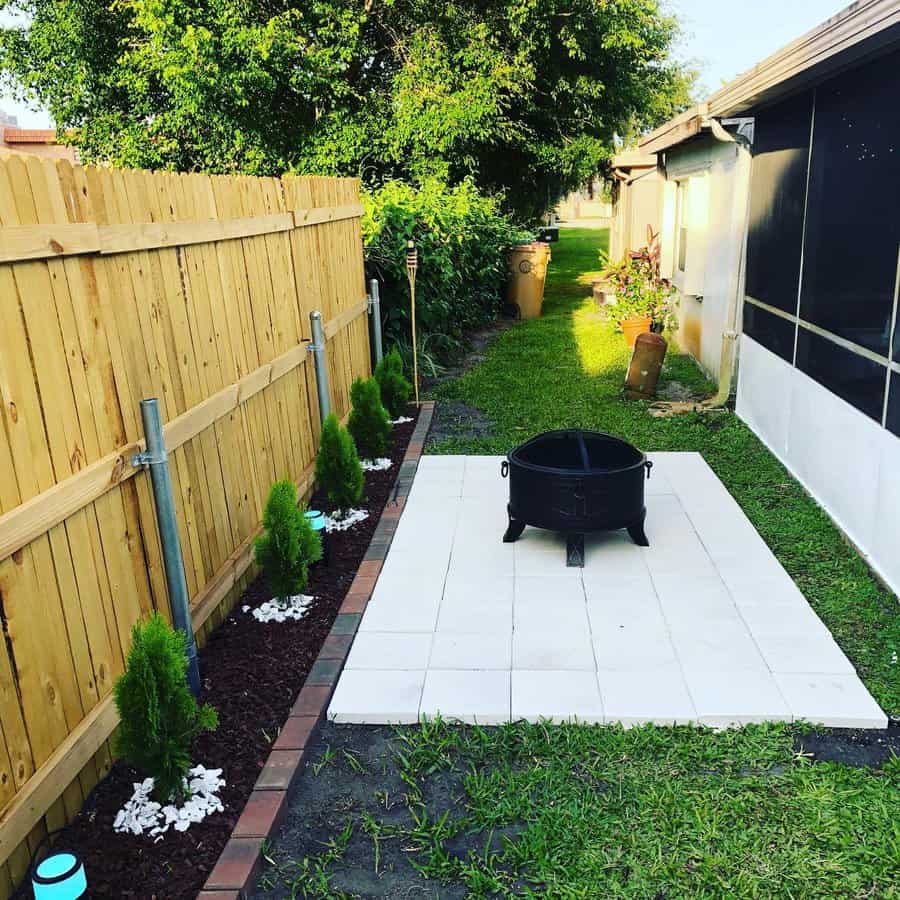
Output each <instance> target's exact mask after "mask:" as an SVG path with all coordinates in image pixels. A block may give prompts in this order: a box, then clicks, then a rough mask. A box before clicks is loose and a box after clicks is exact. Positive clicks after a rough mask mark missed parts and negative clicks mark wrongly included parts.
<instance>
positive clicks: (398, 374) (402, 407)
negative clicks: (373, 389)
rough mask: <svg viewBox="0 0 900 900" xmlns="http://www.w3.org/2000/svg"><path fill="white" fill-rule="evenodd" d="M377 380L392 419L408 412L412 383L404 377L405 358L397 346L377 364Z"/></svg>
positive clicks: (382, 399) (385, 406)
mask: <svg viewBox="0 0 900 900" xmlns="http://www.w3.org/2000/svg"><path fill="white" fill-rule="evenodd" d="M375 380H376V381H377V382H378V387H379V388H380V389H381V402H382V403H383V404H384V408H385V409H386V410H387V411H388V413H390V415H391V418H392V419H399V418H400V416H402V415H404V414H405V413H406V405H407V404H408V403H409V397H410V394H412V385H411V384H410V383H409V382H408V381H407V380H406V379H405V378H404V377H403V359H402V358H401V356H400V353H399V351H398V350H397V349H396V347H395V348H394V349H393V350H391V352H390V353H388V354H387V356H383V357H382V358H381V360H380V362H379V363H378V365H377V366H375Z"/></svg>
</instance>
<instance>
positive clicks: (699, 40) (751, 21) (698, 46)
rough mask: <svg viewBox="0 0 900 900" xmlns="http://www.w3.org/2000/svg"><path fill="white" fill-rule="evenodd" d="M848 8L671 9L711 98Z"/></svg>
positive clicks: (34, 114)
mask: <svg viewBox="0 0 900 900" xmlns="http://www.w3.org/2000/svg"><path fill="white" fill-rule="evenodd" d="M0 2H2V0H0ZM846 5H847V4H846V3H845V2H844V0H792V2H790V3H785V2H784V0H754V2H753V3H729V4H727V6H728V10H727V15H726V14H723V9H724V4H723V3H722V0H670V2H669V4H668V6H669V8H670V9H671V10H672V12H674V13H675V15H677V16H678V18H679V19H680V20H681V22H682V24H683V26H684V30H685V38H684V40H683V41H682V45H681V47H680V48H679V49H680V52H681V54H682V56H683V57H684V58H685V59H687V60H690V61H692V62H694V63H695V64H696V67H697V69H698V70H699V72H700V80H699V87H698V95H700V96H704V95H705V94H707V93H711V92H712V91H714V90H715V89H716V88H718V87H719V86H720V85H721V84H722V83H723V82H725V81H729V80H731V79H732V78H734V77H735V76H736V75H738V74H740V73H741V72H743V71H745V70H746V69H748V68H750V67H751V66H753V65H755V64H756V63H758V62H759V61H760V60H762V59H764V58H765V57H766V56H768V55H769V54H770V53H773V52H774V51H775V50H777V49H778V48H779V47H782V46H784V45H785V44H787V43H789V42H790V41H792V40H793V39H794V38H796V37H799V36H800V35H801V34H803V33H804V32H805V31H808V30H809V29H811V28H814V27H815V26H816V25H818V24H819V23H820V22H822V21H824V20H825V19H827V18H828V17H829V16H833V15H834V14H835V13H837V12H838V11H839V10H841V9H843V8H844V6H846ZM11 22H12V16H11V14H10V13H9V12H6V11H3V10H0V26H3V25H9V24H10V23H11ZM0 110H3V111H5V112H7V113H11V114H12V115H15V116H17V117H18V119H19V124H20V125H21V126H22V127H25V128H49V127H50V126H51V124H52V123H51V120H50V115H49V113H48V112H47V111H46V110H44V109H31V108H30V107H29V106H28V105H26V104H24V103H21V102H20V101H18V100H16V99H15V98H13V97H11V96H10V95H9V93H8V92H6V93H4V92H3V91H2V90H0Z"/></svg>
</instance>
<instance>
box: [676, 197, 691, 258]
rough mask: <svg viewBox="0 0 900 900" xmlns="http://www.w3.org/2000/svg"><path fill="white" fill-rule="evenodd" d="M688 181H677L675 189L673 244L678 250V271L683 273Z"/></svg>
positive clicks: (685, 250)
mask: <svg viewBox="0 0 900 900" xmlns="http://www.w3.org/2000/svg"><path fill="white" fill-rule="evenodd" d="M687 203H688V181H687V179H684V180H683V181H679V182H678V183H677V185H676V188H675V235H676V237H675V242H676V247H677V250H678V257H677V258H678V271H679V272H684V270H685V264H686V262H687V240H688V229H687V224H688V205H687Z"/></svg>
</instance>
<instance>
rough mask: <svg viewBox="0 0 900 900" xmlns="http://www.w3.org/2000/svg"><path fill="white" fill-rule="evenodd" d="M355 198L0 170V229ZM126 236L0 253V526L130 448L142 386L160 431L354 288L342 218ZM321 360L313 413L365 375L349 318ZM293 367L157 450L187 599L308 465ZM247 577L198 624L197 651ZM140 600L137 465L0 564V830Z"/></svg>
mask: <svg viewBox="0 0 900 900" xmlns="http://www.w3.org/2000/svg"><path fill="white" fill-rule="evenodd" d="M358 202H359V185H358V183H357V182H356V181H355V180H353V179H331V178H315V177H313V178H297V177H286V178H284V179H277V178H252V177H247V176H207V175H200V174H175V173H151V172H131V171H111V170H103V169H90V168H81V167H79V166H72V165H71V164H70V163H69V162H67V161H50V160H40V159H38V158H32V157H26V156H11V157H9V158H4V159H3V160H0V229H2V228H4V227H20V226H29V225H33V226H36V227H37V226H40V227H42V228H46V227H47V226H53V225H66V226H68V225H96V226H97V227H98V229H100V231H101V234H102V233H103V231H102V230H103V229H104V228H105V227H106V226H116V227H117V228H120V229H121V228H122V227H123V226H124V227H128V226H134V227H135V228H137V227H138V226H140V227H141V228H143V227H144V226H146V225H148V224H149V225H153V226H165V225H167V224H168V225H172V224H178V225H179V227H180V228H182V229H185V230H184V231H180V232H179V234H181V233H185V234H189V233H190V227H189V224H190V223H197V227H198V228H205V229H207V233H209V232H208V225H209V223H210V222H214V221H216V220H218V221H220V222H227V221H229V220H234V219H246V218H249V217H262V216H273V215H281V216H284V214H289V213H291V211H292V210H295V209H301V208H311V207H329V206H348V205H352V204H356V203H358ZM273 221H274V220H273ZM282 221H283V219H282ZM185 223H188V225H187V226H185ZM282 227H283V225H282ZM107 233H108V232H107ZM117 233H118V234H121V233H122V232H121V231H119V232H117ZM134 233H135V234H136V233H138V232H137V231H135V232H134ZM241 233H244V234H246V233H247V232H246V231H242V232H241ZM132 246H138V247H140V249H134V250H129V251H127V252H118V253H113V254H109V255H105V254H100V253H97V252H93V253H88V252H85V253H84V254H80V255H68V256H60V257H57V258H47V259H30V260H21V261H12V262H6V263H0V468H2V470H3V471H4V473H8V475H5V476H4V478H3V479H0V517H2V516H3V515H5V514H7V513H13V512H14V511H15V510H16V509H17V507H19V505H20V504H22V503H24V502H25V501H28V500H31V499H32V498H35V497H38V496H39V495H40V494H41V493H42V492H44V491H47V490H49V489H50V488H52V487H54V486H55V485H57V484H59V483H60V482H61V481H64V480H66V479H68V478H72V477H77V475H78V473H79V472H81V471H82V470H83V469H84V468H85V467H86V466H90V465H91V464H93V463H96V462H98V461H100V460H102V459H104V458H106V457H108V456H109V455H110V454H116V453H120V452H121V451H122V448H124V447H126V446H128V445H130V444H133V443H134V442H136V441H139V440H140V439H141V438H142V436H143V429H142V424H141V417H140V410H139V402H140V400H141V399H142V398H144V397H149V396H156V397H158V398H159V400H160V403H161V406H162V410H163V416H164V421H167V422H168V421H171V420H172V419H174V418H176V417H177V416H182V415H184V414H186V413H188V412H190V411H191V410H192V409H194V408H195V407H197V406H198V405H200V404H202V403H203V402H204V401H205V400H207V399H208V398H210V397H212V396H213V395H215V394H217V392H220V391H223V390H226V389H231V386H233V385H235V384H236V383H237V382H239V381H240V380H241V379H243V378H245V377H246V376H247V375H250V374H253V373H257V374H259V373H260V372H261V371H264V370H263V369H262V367H265V366H266V365H267V364H268V363H270V362H272V361H273V360H275V359H276V358H278V357H279V356H281V355H282V354H285V353H288V352H290V351H294V350H296V348H297V347H298V345H300V344H302V342H303V341H306V340H308V339H309V337H310V331H309V313H310V311H312V310H313V309H319V310H320V311H321V312H322V316H323V318H324V320H325V321H326V322H328V321H330V320H333V319H334V318H336V317H338V316H340V315H341V314H343V313H347V312H348V310H351V309H354V308H358V307H359V304H360V301H361V300H362V299H363V297H364V293H365V286H364V276H363V260H362V244H361V237H360V228H359V221H358V219H345V220H340V221H335V222H322V223H320V224H316V225H310V226H304V227H298V228H293V229H290V230H287V231H284V230H282V231H276V230H265V229H262V230H261V231H260V233H253V234H252V236H245V237H238V238H234V239H221V240H211V239H209V238H207V237H203V238H200V239H199V240H196V239H195V240H193V241H192V240H190V239H186V240H185V243H184V244H181V245H172V244H169V245H166V246H156V245H152V244H150V243H148V242H147V241H143V242H140V241H138V242H136V243H135V244H133V245H132ZM327 353H328V366H329V373H330V391H331V402H332V406H333V408H334V410H335V412H337V413H338V414H339V415H344V414H345V413H346V412H347V410H348V408H349V389H350V385H351V383H352V381H353V379H354V378H357V377H360V376H362V375H367V374H368V373H369V366H370V363H369V343H368V332H367V321H366V317H365V316H359V317H357V318H354V319H353V320H352V321H350V322H349V323H347V324H346V325H344V326H343V327H341V328H340V329H339V330H338V331H337V333H335V334H332V335H331V337H330V338H329V339H328V342H327ZM298 361H299V364H298V365H296V366H294V367H293V368H289V369H288V371H286V372H283V373H282V374H280V376H279V377H278V378H276V379H275V380H274V381H271V382H268V381H263V382H262V389H261V390H258V392H256V393H253V394H252V395H251V396H249V397H248V396H241V397H240V398H239V399H238V401H237V405H235V406H234V408H231V409H228V410H227V412H226V413H225V414H223V415H220V416H219V417H217V418H216V419H215V420H214V421H212V423H211V424H209V425H206V427H204V428H202V430H200V431H199V432H198V433H196V434H195V435H194V436H192V437H190V438H189V439H188V440H186V441H185V442H184V443H183V444H182V445H181V446H179V447H177V448H175V449H174V450H173V451H172V452H171V454H170V459H171V469H172V478H173V489H174V493H175V501H176V515H177V518H178V525H179V530H180V534H181V538H182V548H183V552H184V558H185V568H186V575H187V580H188V588H189V591H190V594H191V596H192V597H197V596H199V595H200V594H201V593H202V592H203V591H204V589H206V588H207V587H208V586H209V585H210V584H211V583H214V582H215V579H216V578H217V577H218V576H219V573H220V572H222V571H225V567H226V566H227V565H229V564H230V563H229V560H230V559H231V558H232V556H233V554H234V553H235V551H236V550H237V548H238V547H240V546H242V545H243V544H244V543H245V542H246V541H247V539H248V538H250V537H251V536H252V535H253V534H254V533H255V532H256V530H257V528H258V527H259V522H260V519H261V517H262V513H263V506H264V503H265V500H266V496H267V493H268V490H269V487H270V485H271V483H272V481H273V480H275V479H276V478H281V477H289V478H292V479H294V480H295V481H296V480H299V479H301V478H302V477H303V476H304V473H306V472H307V471H308V470H309V467H310V466H311V465H312V463H313V462H314V459H315V449H316V447H317V445H318V435H319V430H320V426H319V414H318V401H317V396H316V386H315V379H314V374H313V371H312V370H313V367H312V365H310V364H308V363H306V361H305V360H298ZM254 377H255V376H254ZM235 396H237V394H236V395H235ZM26 540H27V542H25V541H26ZM250 574H251V573H250V572H247V573H241V574H240V575H239V577H238V579H237V581H236V583H235V589H234V590H233V591H232V592H231V594H230V596H229V597H227V598H225V599H224V600H223V601H222V602H221V603H220V604H219V606H218V607H217V609H216V610H214V611H213V613H212V615H211V616H210V617H209V618H208V619H207V620H206V622H205V624H204V625H203V626H202V628H201V630H200V632H199V633H198V638H199V639H200V641H201V643H202V641H203V640H204V639H205V637H206V635H207V634H208V632H209V631H210V630H211V629H212V628H213V627H215V625H216V624H217V623H218V622H219V621H221V619H222V618H223V616H224V615H225V614H226V613H227V611H228V609H229V608H230V604H231V603H233V602H234V599H235V592H236V591H239V590H240V589H241V587H243V586H244V585H245V584H246V583H247V580H248V578H249V577H250ZM153 609H159V610H160V611H161V612H163V613H164V614H166V615H169V607H168V599H167V595H166V586H165V578H164V572H163V567H162V557H161V548H160V545H159V535H158V533H157V526H156V520H155V511H154V507H153V500H152V494H151V491H150V487H149V484H148V479H147V477H146V474H144V473H137V474H135V475H134V476H133V477H129V478H125V479H124V480H122V481H121V482H118V481H116V480H114V481H113V482H111V484H110V486H109V489H108V490H106V491H105V492H103V493H101V494H100V495H99V496H94V497H93V498H92V499H91V500H90V502H88V503H85V504H84V505H83V506H81V507H80V508H78V509H76V510H75V511H73V512H72V511H70V512H67V514H66V515H65V517H62V516H61V517H60V519H59V520H57V523H56V524H54V525H53V526H52V527H51V528H49V529H48V530H47V531H46V532H45V533H43V534H41V535H39V536H38V537H33V536H32V535H29V537H28V538H27V539H23V543H22V544H21V545H20V546H19V548H18V549H17V550H16V551H15V552H14V553H12V554H11V555H9V556H7V557H6V558H3V559H0V611H2V620H3V624H4V637H3V640H0V826H2V825H4V824H5V821H6V820H7V808H8V809H9V810H15V812H10V813H9V817H10V819H11V817H12V816H13V815H20V814H21V810H20V809H18V808H17V804H16V798H17V796H18V795H19V793H20V792H21V791H23V790H24V789H25V788H27V787H29V786H30V785H33V784H34V783H35V780H37V779H39V778H43V777H45V775H46V769H47V766H45V765H44V764H45V762H46V761H47V760H48V759H49V758H50V757H51V755H52V754H54V752H55V757H56V758H58V757H59V755H60V752H59V748H60V747H62V746H64V745H65V743H66V741H67V738H68V737H69V735H70V733H71V732H72V730H73V729H75V728H76V726H78V724H79V723H80V722H81V721H82V720H83V719H84V717H85V716H86V715H87V713H88V712H90V711H91V710H94V709H95V708H97V706H98V704H101V703H107V704H108V703H109V702H110V699H109V695H110V692H111V690H112V684H113V682H114V680H115V678H116V677H117V676H118V675H119V674H120V673H121V671H122V669H123V666H124V659H125V654H126V653H127V650H128V647H129V644H130V635H131V629H132V626H133V625H134V623H135V622H137V621H138V620H139V619H140V618H141V617H143V616H145V615H146V614H147V613H148V612H150V611H151V610H153ZM90 721H91V720H87V722H90ZM87 722H86V724H87ZM107 737H108V732H104V733H103V735H100V740H99V741H98V742H97V743H96V744H95V745H94V746H98V747H99V749H98V750H97V752H96V754H95V755H94V757H93V758H92V759H91V760H90V762H89V764H88V765H87V766H85V767H84V768H83V769H82V770H81V771H71V772H68V775H67V777H66V778H65V779H57V778H54V781H57V780H58V781H59V783H60V788H58V789H57V790H59V796H58V797H57V798H56V800H55V802H53V803H52V804H51V805H50V806H49V807H48V808H46V809H43V810H42V811H41V812H42V813H43V818H40V819H37V818H31V819H28V820H27V825H24V827H22V828H21V829H20V830H19V831H18V832H17V834H18V840H19V841H20V843H19V844H18V846H15V847H9V846H4V847H3V848H2V849H3V856H2V857H0V898H4V897H6V896H8V894H9V893H10V892H11V890H12V889H13V888H14V886H15V884H16V883H17V882H18V881H20V880H21V879H22V878H23V877H24V875H25V873H26V869H27V865H28V859H29V854H30V852H31V851H33V850H34V849H35V847H36V845H37V843H38V841H40V840H41V839H42V838H43V836H44V835H45V834H46V833H47V830H48V829H54V828H58V827H60V826H61V825H62V824H64V823H65V822H66V821H67V820H68V819H70V818H71V817H72V816H73V815H74V814H75V812H76V811H77V810H78V808H79V807H80V804H81V802H82V800H83V798H84V796H86V794H87V792H88V791H90V790H91V789H92V788H93V786H94V785H95V784H96V782H97V781H98V780H99V779H100V778H102V777H103V776H104V775H105V774H106V772H107V771H108V770H109V767H110V765H111V764H112V755H111V750H110V744H109V741H108V740H106V738H107ZM48 765H49V763H48ZM54 765H56V763H55V762H54ZM42 766H43V768H42ZM123 799H124V798H123ZM47 802H49V797H48V801H47ZM19 806H21V804H19ZM29 815H31V813H29ZM23 821H24V820H23Z"/></svg>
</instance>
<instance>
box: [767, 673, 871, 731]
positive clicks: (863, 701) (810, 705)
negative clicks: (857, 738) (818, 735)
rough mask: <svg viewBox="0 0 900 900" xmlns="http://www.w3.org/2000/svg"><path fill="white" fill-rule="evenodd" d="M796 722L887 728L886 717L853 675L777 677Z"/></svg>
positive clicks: (835, 726)
mask: <svg viewBox="0 0 900 900" xmlns="http://www.w3.org/2000/svg"><path fill="white" fill-rule="evenodd" d="M775 681H776V682H777V684H778V687H779V689H780V690H781V693H782V694H783V695H784V698H785V700H786V701H787V703H788V705H789V706H790V708H791V710H792V711H793V713H794V718H795V719H805V720H806V721H807V722H817V723H820V724H822V725H830V726H831V727H833V728H884V727H886V725H887V721H886V719H885V715H884V713H883V712H882V711H881V708H880V707H879V706H878V704H877V703H876V702H875V701H874V700H873V699H872V695H871V694H870V693H869V692H868V691H867V690H866V688H865V685H864V684H863V683H862V682H861V681H860V680H859V678H858V677H857V675H856V674H853V675H809V674H801V673H794V674H778V673H776V675H775Z"/></svg>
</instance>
